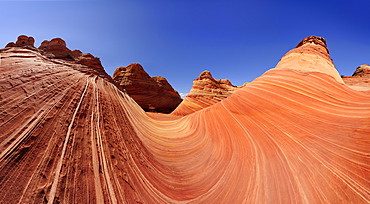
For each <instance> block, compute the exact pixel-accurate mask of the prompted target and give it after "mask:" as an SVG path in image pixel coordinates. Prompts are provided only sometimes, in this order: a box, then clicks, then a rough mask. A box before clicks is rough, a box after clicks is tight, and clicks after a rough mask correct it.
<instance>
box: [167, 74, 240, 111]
mask: <svg viewBox="0 0 370 204" xmlns="http://www.w3.org/2000/svg"><path fill="white" fill-rule="evenodd" d="M239 88H241V87H238V86H234V85H232V84H231V82H230V81H229V80H228V79H214V78H213V77H212V74H211V72H209V71H204V72H202V73H201V74H200V75H199V77H198V78H197V79H195V80H194V81H193V86H192V87H191V90H190V93H188V94H187V95H186V97H185V98H184V100H183V101H182V102H181V104H180V105H179V106H178V107H177V108H176V109H175V110H174V111H173V112H172V114H173V115H180V116H185V115H189V114H191V113H194V112H196V111H198V110H201V109H203V108H207V107H209V106H211V105H213V104H216V103H218V102H220V101H222V100H224V99H225V98H227V97H229V96H230V95H231V94H232V93H234V92H235V91H236V90H237V89H239Z"/></svg>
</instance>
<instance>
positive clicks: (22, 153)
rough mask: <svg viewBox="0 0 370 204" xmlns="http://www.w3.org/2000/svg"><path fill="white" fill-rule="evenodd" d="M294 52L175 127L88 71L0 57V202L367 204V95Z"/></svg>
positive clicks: (325, 65) (8, 53) (33, 54)
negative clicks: (277, 64) (224, 97)
mask: <svg viewBox="0 0 370 204" xmlns="http://www.w3.org/2000/svg"><path fill="white" fill-rule="evenodd" d="M302 46H304V47H305V50H304V52H303V53H302V54H300V55H295V54H294V53H291V54H293V55H286V56H285V57H283V59H282V60H281V61H280V63H279V67H277V68H275V69H272V70H270V71H267V72H266V73H264V74H263V75H262V76H260V77H259V78H257V79H255V80H253V81H252V82H251V83H249V84H248V85H247V86H245V87H243V88H241V89H239V90H237V91H235V92H234V93H233V94H232V95H230V96H229V97H228V98H226V99H224V100H222V101H220V102H218V103H216V104H214V105H212V106H209V107H208V108H204V109H202V110H199V111H196V112H194V113H193V114H190V115H187V116H184V117H181V116H175V115H172V114H159V113H145V112H144V111H143V110H142V108H141V107H140V106H138V105H137V103H136V102H135V101H134V100H133V99H132V98H131V97H130V96H129V95H128V94H126V93H124V92H122V91H120V90H119V89H118V88H117V87H116V86H115V85H114V84H112V83H111V82H110V81H109V80H107V77H108V76H105V77H104V76H103V74H101V73H100V74H98V73H95V72H87V71H88V70H89V69H90V70H91V69H94V68H92V67H88V66H86V65H82V64H78V63H76V62H75V61H71V60H63V59H52V58H47V57H45V55H43V54H42V53H41V52H40V51H37V50H32V49H28V48H25V47H8V48H6V49H0V54H1V64H0V70H1V71H0V181H1V182H0V200H1V202H2V203H338V202H339V203H356V204H362V203H364V204H365V203H369V202H370V194H369V192H370V180H369V178H370V168H369V164H370V157H369V155H370V148H369V146H370V126H369V120H370V111H369V110H370V93H369V92H365V91H356V90H354V89H351V88H349V87H348V86H346V85H345V84H343V83H340V82H339V81H338V80H337V78H336V74H338V73H333V72H332V71H333V70H331V68H333V65H332V63H331V62H330V60H328V59H327V58H325V57H322V56H321V54H322V53H321V51H324V52H326V51H325V49H321V48H320V47H317V46H321V45H316V44H313V43H309V44H304V45H302ZM321 47H322V46H321ZM296 49H297V48H296ZM306 51H307V52H308V53H305V52H306ZM315 64H316V65H318V66H317V67H315V66H313V65H315ZM283 65H284V66H283ZM205 77H206V79H207V78H208V76H207V75H205ZM363 78H365V77H363ZM366 78H367V77H366ZM159 81H161V82H162V80H159ZM226 83H227V82H226Z"/></svg>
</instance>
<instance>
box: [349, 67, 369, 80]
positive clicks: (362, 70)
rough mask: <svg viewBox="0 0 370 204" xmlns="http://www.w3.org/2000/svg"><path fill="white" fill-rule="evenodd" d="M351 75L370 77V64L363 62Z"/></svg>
mask: <svg viewBox="0 0 370 204" xmlns="http://www.w3.org/2000/svg"><path fill="white" fill-rule="evenodd" d="M352 76H358V77H370V65H368V64H363V65H361V66H359V67H357V69H356V71H355V72H354V73H353V75H352Z"/></svg>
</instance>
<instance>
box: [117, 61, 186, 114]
mask: <svg viewBox="0 0 370 204" xmlns="http://www.w3.org/2000/svg"><path fill="white" fill-rule="evenodd" d="M113 80H114V81H116V82H117V84H120V85H121V86H122V88H123V89H124V90H125V91H126V92H127V93H128V94H129V95H130V97H132V98H133V99H134V100H135V101H136V102H137V103H138V104H139V105H140V107H142V108H143V109H144V110H145V111H155V112H162V113H171V112H172V111H173V110H174V109H175V108H176V107H177V106H178V105H179V104H180V103H181V101H182V99H181V97H180V95H179V94H178V93H177V91H175V90H174V89H173V88H172V86H171V85H170V84H169V83H168V81H167V80H166V79H165V78H163V77H160V76H158V77H150V76H149V74H148V73H146V72H145V70H144V68H143V67H142V66H141V65H140V64H138V63H133V64H130V65H129V66H127V67H119V68H117V69H116V70H115V72H114V74H113Z"/></svg>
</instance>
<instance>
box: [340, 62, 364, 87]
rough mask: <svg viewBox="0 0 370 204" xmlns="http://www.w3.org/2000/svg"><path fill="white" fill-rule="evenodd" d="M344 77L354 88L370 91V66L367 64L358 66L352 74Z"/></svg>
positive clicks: (347, 83)
mask: <svg viewBox="0 0 370 204" xmlns="http://www.w3.org/2000/svg"><path fill="white" fill-rule="evenodd" d="M342 79H343V81H344V83H346V85H348V86H349V87H351V88H353V89H356V90H360V91H370V66H369V65H367V64H364V65H361V66H358V67H357V69H356V71H355V72H354V73H353V75H352V76H343V77H342Z"/></svg>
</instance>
